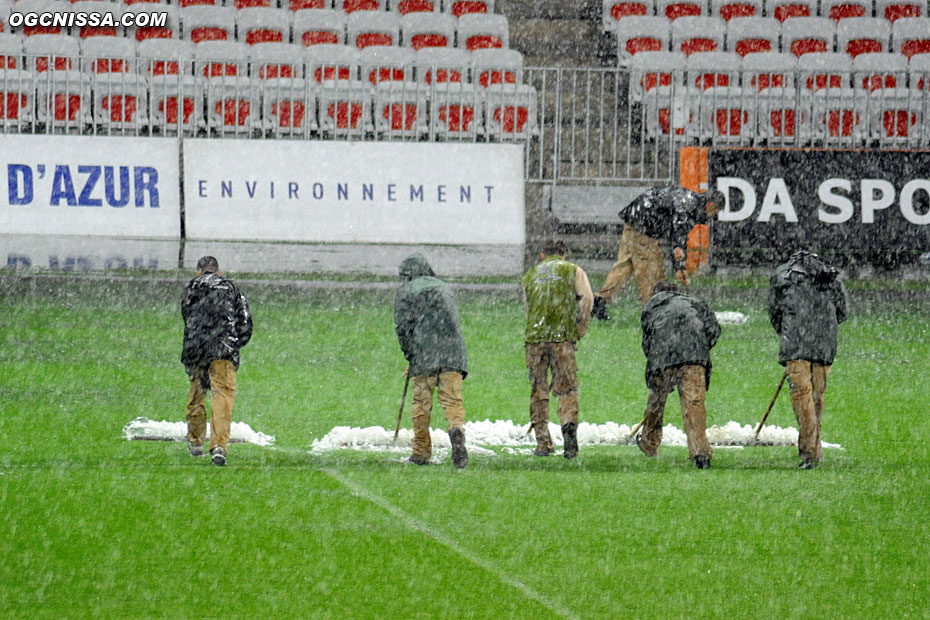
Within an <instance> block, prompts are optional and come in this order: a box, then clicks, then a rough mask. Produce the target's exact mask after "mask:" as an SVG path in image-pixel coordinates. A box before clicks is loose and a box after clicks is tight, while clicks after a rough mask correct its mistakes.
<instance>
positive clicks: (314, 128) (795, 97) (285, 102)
mask: <svg viewBox="0 0 930 620" xmlns="http://www.w3.org/2000/svg"><path fill="white" fill-rule="evenodd" d="M16 60H18V61H19V62H20V63H22V64H19V65H18V63H17V62H16ZM3 66H4V67H5V68H3V69H2V70H0V131H3V132H5V133H45V134H81V135H132V136H178V137H180V136H184V135H189V136H209V137H220V138H225V137H231V138H247V139H332V140H357V141H369V140H379V141H397V140H406V141H468V142H484V143H515V144H518V145H520V146H521V147H522V148H523V149H525V178H526V180H527V181H529V182H544V183H569V184H574V183H587V184H591V183H597V184H619V183H627V182H638V183H642V182H645V183H652V182H656V181H663V180H668V179H671V178H674V176H675V174H676V173H677V154H678V149H679V148H680V147H682V146H686V145H702V146H734V147H763V146H768V147H770V146H784V147H813V148H821V147H823V148H873V149H885V148H887V149H925V148H928V147H930V73H928V72H916V71H912V72H907V73H902V74H900V75H897V76H884V75H883V76H878V75H868V74H866V75H863V74H857V73H852V72H846V73H843V72H829V73H824V72H822V71H821V72H803V71H793V72H789V73H786V74H781V75H780V76H777V77H776V76H773V75H765V76H763V75H762V74H760V73H752V72H747V71H737V72H724V71H712V70H707V69H703V70H701V71H691V72H690V73H689V72H688V71H687V70H683V69H669V70H663V71H661V72H660V71H651V72H645V71H639V70H635V69H627V68H621V69H617V68H610V69H607V68H603V69H601V68H587V69H585V68H535V67H534V68H528V67H527V68H522V67H512V66H511V67H500V68H489V67H481V68H479V67H475V66H464V67H443V66H423V65H416V64H413V65H397V64H394V65H392V64H390V63H379V64H374V65H369V64H351V65H343V64H339V63H333V64H329V63H313V62H312V61H306V60H299V61H296V62H295V61H288V60H287V59H275V60H256V59H254V58H253V59H252V60H243V59H239V60H229V59H213V58H195V59H191V58H186V59H161V58H138V57H137V58H132V59H118V58H87V57H70V56H60V55H54V56H52V55H48V56H21V57H17V59H14V60H11V57H6V60H5V63H4V65H3ZM763 77H764V79H763ZM434 78H435V79H434Z"/></svg>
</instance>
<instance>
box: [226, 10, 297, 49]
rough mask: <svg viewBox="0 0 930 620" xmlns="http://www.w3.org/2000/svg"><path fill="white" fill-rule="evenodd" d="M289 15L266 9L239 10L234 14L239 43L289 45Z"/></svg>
mask: <svg viewBox="0 0 930 620" xmlns="http://www.w3.org/2000/svg"><path fill="white" fill-rule="evenodd" d="M290 17H291V14H290V12H288V11H281V10H279V9H271V8H267V7H254V8H246V9H242V10H240V11H239V12H238V13H237V14H236V22H237V27H238V32H239V41H243V42H245V43H248V44H249V45H255V44H256V43H289V42H290V40H291V22H290Z"/></svg>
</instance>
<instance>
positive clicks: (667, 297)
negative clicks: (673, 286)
mask: <svg viewBox="0 0 930 620" xmlns="http://www.w3.org/2000/svg"><path fill="white" fill-rule="evenodd" d="M640 323H641V325H642V328H643V353H645V354H646V383H647V385H648V383H649V377H650V376H651V375H653V374H654V373H657V372H660V371H662V370H665V369H666V368H672V367H674V366H681V365H683V364H691V365H695V366H703V367H704V368H705V375H704V378H705V384H706V385H707V387H710V371H711V361H710V350H711V348H713V346H714V345H715V344H717V338H719V337H720V323H718V322H717V317H716V316H715V315H714V313H713V312H712V311H711V309H710V308H709V307H708V305H707V303H705V302H704V301H703V300H701V299H698V298H697V297H691V296H689V295H685V294H683V293H680V292H678V291H663V292H661V293H656V294H655V295H653V296H652V298H651V299H650V300H649V301H648V302H647V303H646V307H645V308H643V314H642V316H641V317H640Z"/></svg>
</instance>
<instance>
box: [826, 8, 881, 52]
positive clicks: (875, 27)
mask: <svg viewBox="0 0 930 620" xmlns="http://www.w3.org/2000/svg"><path fill="white" fill-rule="evenodd" d="M890 46H891V23H890V22H889V21H888V20H886V19H885V18H884V17H850V18H848V19H844V20H842V21H840V22H839V23H838V24H837V25H836V50H837V51H838V52H846V53H847V54H849V55H850V56H851V57H852V58H855V57H856V56H858V55H859V54H866V53H877V52H887V51H888V50H889V48H890Z"/></svg>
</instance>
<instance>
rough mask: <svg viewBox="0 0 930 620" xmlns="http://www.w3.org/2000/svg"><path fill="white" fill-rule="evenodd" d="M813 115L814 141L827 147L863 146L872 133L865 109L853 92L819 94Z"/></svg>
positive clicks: (812, 105)
mask: <svg viewBox="0 0 930 620" xmlns="http://www.w3.org/2000/svg"><path fill="white" fill-rule="evenodd" d="M810 115H811V123H810V131H811V132H812V135H813V138H814V139H815V140H822V141H823V144H824V146H859V145H861V144H862V143H863V141H864V140H865V138H866V136H867V133H868V131H869V126H868V117H867V115H866V109H865V106H864V105H863V103H862V102H861V100H860V99H859V98H857V96H856V94H855V93H854V92H853V91H852V90H846V89H844V90H842V91H834V92H827V91H818V92H817V93H815V95H814V96H813V97H812V98H811V108H810Z"/></svg>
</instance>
